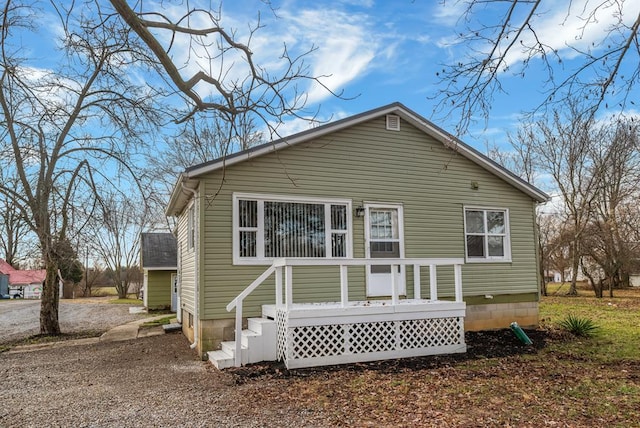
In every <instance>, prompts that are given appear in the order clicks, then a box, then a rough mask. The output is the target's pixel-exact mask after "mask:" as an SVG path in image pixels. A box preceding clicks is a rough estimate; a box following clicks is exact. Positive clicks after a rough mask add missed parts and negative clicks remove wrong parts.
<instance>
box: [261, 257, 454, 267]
mask: <svg viewBox="0 0 640 428" xmlns="http://www.w3.org/2000/svg"><path fill="white" fill-rule="evenodd" d="M463 264H464V259H463V258H457V257H452V258H434V259H423V258H404V259H396V258H384V259H383V258H380V259H338V258H334V259H301V258H295V259H292V258H279V259H275V260H274V261H273V264H272V265H271V266H273V267H284V266H371V265H396V266H398V265H403V266H404V265H423V266H427V265H435V266H442V265H463Z"/></svg>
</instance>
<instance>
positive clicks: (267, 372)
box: [235, 289, 640, 427]
mask: <svg viewBox="0 0 640 428" xmlns="http://www.w3.org/2000/svg"><path fill="white" fill-rule="evenodd" d="M582 294H583V295H581V296H580V297H566V296H563V295H562V294H561V293H558V294H557V295H555V296H551V297H544V298H543V300H542V302H541V305H540V313H541V320H542V328H541V329H540V330H538V331H531V332H529V334H530V335H531V337H532V338H533V339H534V342H536V343H535V344H534V345H535V346H534V347H528V348H527V347H525V346H523V345H521V344H520V343H519V342H517V340H516V339H515V337H512V335H510V332H509V331H508V330H507V331H502V332H495V333H491V334H479V335H477V334H476V335H474V334H471V335H468V343H469V345H470V352H469V353H468V354H467V355H465V356H449V357H426V358H416V359H409V360H399V361H389V362H382V363H373V364H356V365H350V366H341V367H332V368H323V369H307V370H296V371H291V372H289V371H286V370H284V369H283V368H282V367H277V366H269V365H264V366H254V367H250V368H243V369H237V371H236V372H235V378H236V382H238V383H239V384H242V387H243V388H246V389H247V390H246V391H245V393H246V394H248V395H249V396H260V397H261V406H270V405H273V406H281V405H283V403H286V405H288V406H291V407H293V408H297V409H298V411H299V412H306V413H309V414H314V415H318V413H321V414H323V415H325V418H326V422H327V426H376V427H378V426H407V427H409V426H416V427H417V426H469V427H473V426H483V427H484V426H517V427H528V426H531V427H541V426H555V427H569V426H570V427H593V426H600V427H602V426H609V427H615V426H619V427H627V426H640V289H636V290H623V291H618V290H616V292H615V296H616V297H614V298H613V299H611V298H604V299H595V298H593V297H590V295H589V293H588V292H585V293H582ZM569 313H572V314H574V315H577V316H580V317H589V318H590V319H592V320H593V321H594V322H595V323H596V324H598V326H599V330H598V333H597V334H596V336H594V337H592V338H589V339H584V338H576V337H574V336H571V335H569V334H568V333H565V332H563V331H561V330H560V329H559V328H558V322H559V321H560V320H562V319H563V318H564V317H566V316H567V315H568V314H569ZM254 394H257V395H254Z"/></svg>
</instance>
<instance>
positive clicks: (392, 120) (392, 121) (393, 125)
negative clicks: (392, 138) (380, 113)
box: [387, 114, 400, 131]
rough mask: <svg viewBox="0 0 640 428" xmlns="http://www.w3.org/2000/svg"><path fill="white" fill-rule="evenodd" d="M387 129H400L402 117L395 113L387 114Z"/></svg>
mask: <svg viewBox="0 0 640 428" xmlns="http://www.w3.org/2000/svg"><path fill="white" fill-rule="evenodd" d="M387 130H389V131H399V130H400V117H399V116H396V115H395V114H388V115H387Z"/></svg>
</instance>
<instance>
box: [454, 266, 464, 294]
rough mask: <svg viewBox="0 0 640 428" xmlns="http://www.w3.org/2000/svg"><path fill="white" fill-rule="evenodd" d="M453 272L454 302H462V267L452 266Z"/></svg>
mask: <svg viewBox="0 0 640 428" xmlns="http://www.w3.org/2000/svg"><path fill="white" fill-rule="evenodd" d="M453 272H454V277H455V287H456V302H462V265H454V266H453Z"/></svg>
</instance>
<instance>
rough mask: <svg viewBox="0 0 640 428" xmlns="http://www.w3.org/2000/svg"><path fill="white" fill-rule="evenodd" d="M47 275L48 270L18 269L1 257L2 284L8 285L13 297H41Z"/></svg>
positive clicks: (0, 278)
mask: <svg viewBox="0 0 640 428" xmlns="http://www.w3.org/2000/svg"><path fill="white" fill-rule="evenodd" d="M46 277H47V271H46V270H44V269H42V270H17V269H14V268H13V266H11V265H10V264H9V263H7V262H6V261H4V260H2V259H0V285H2V286H3V288H4V286H5V285H6V286H7V289H8V290H7V291H8V294H9V295H10V296H11V297H21V298H24V299H39V298H40V296H41V295H42V285H43V283H44V281H45V279H46Z"/></svg>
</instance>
